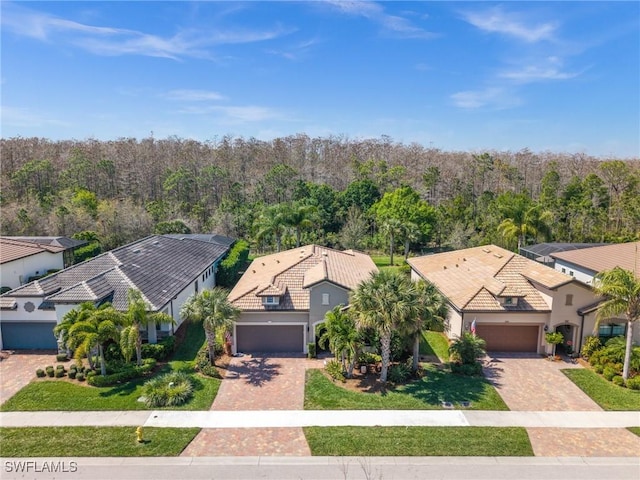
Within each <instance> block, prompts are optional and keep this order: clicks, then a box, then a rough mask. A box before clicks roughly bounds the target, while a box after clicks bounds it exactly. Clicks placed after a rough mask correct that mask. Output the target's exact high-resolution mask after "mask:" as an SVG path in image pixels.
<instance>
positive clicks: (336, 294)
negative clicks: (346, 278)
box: [309, 282, 349, 325]
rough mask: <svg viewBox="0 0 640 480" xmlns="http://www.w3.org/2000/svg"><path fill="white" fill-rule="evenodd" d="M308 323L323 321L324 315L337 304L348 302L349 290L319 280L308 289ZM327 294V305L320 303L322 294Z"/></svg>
mask: <svg viewBox="0 0 640 480" xmlns="http://www.w3.org/2000/svg"><path fill="white" fill-rule="evenodd" d="M309 290H310V291H309V323H310V324H311V325H316V324H318V323H321V322H323V321H324V315H325V314H326V313H327V312H328V311H329V310H331V309H332V308H333V307H335V306H337V305H341V304H342V305H348V304H349V290H346V289H344V288H342V287H339V286H337V285H335V284H333V283H330V282H320V283H318V284H317V285H314V286H313V287H311V288H310V289H309ZM323 294H328V295H329V305H323V304H322V295H323Z"/></svg>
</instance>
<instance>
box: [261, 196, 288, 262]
mask: <svg viewBox="0 0 640 480" xmlns="http://www.w3.org/2000/svg"><path fill="white" fill-rule="evenodd" d="M287 216H288V209H287V207H286V205H285V204H284V203H279V204H276V205H270V206H268V207H266V208H265V209H264V210H263V212H262V214H261V215H260V216H259V217H258V218H257V219H256V222H255V226H256V228H257V230H258V231H257V233H256V239H257V240H262V239H264V238H266V237H271V236H273V238H274V239H275V241H276V251H278V252H279V251H280V249H281V248H282V236H283V235H284V233H285V230H286V226H287Z"/></svg>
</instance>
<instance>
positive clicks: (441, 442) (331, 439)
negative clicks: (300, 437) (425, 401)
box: [304, 427, 533, 456]
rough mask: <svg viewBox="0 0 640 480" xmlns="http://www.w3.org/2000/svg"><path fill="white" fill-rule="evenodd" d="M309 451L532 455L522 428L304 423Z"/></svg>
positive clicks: (323, 453)
mask: <svg viewBox="0 0 640 480" xmlns="http://www.w3.org/2000/svg"><path fill="white" fill-rule="evenodd" d="M304 433H305V436H306V437H307V442H308V443H309V448H310V449H311V454H312V455H318V456H323V455H329V456H342V455H346V456H533V450H532V448H531V443H530V442H529V437H528V436H527V432H526V430H525V429H524V428H498V427H306V428H304Z"/></svg>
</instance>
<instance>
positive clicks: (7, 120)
mask: <svg viewBox="0 0 640 480" xmlns="http://www.w3.org/2000/svg"><path fill="white" fill-rule="evenodd" d="M0 112H1V115H0V116H1V118H2V125H4V126H8V127H43V126H46V125H56V126H63V127H66V126H69V125H70V124H69V123H67V122H63V121H61V120H57V119H54V118H51V117H49V116H47V115H45V114H42V113H37V112H34V111H32V110H29V109H28V108H21V107H10V106H7V105H2V107H0Z"/></svg>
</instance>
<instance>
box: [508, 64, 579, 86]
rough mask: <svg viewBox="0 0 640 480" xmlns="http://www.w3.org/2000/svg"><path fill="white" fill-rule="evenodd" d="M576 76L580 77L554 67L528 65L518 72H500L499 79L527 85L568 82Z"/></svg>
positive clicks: (574, 73)
mask: <svg viewBox="0 0 640 480" xmlns="http://www.w3.org/2000/svg"><path fill="white" fill-rule="evenodd" d="M578 75H580V73H576V72H562V71H560V70H558V69H557V68H554V67H544V66H538V65H528V66H525V67H523V68H521V69H520V70H512V71H508V72H502V73H501V74H500V77H502V78H508V79H509V80H514V81H516V82H520V83H529V82H535V81H539V80H569V79H571V78H575V77H577V76H578Z"/></svg>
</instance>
